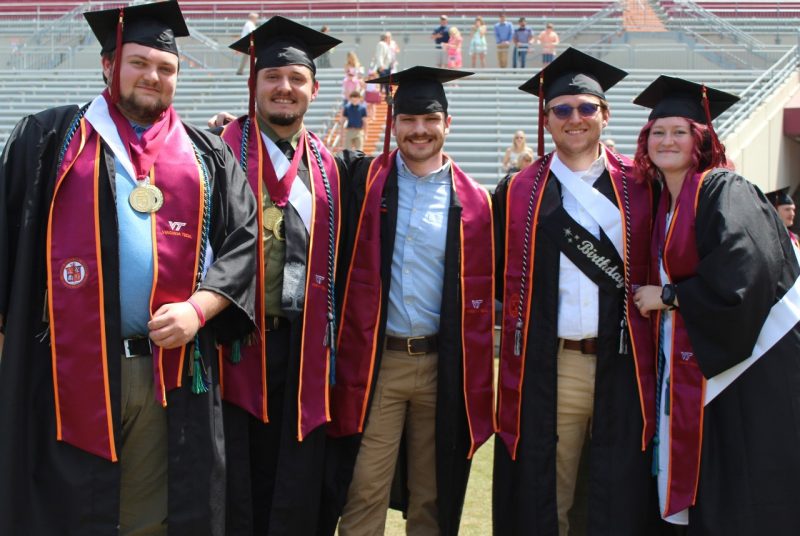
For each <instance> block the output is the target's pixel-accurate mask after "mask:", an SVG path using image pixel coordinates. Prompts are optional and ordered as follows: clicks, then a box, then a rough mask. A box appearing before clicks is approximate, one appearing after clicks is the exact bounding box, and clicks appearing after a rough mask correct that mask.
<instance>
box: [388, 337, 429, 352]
mask: <svg viewBox="0 0 800 536" xmlns="http://www.w3.org/2000/svg"><path fill="white" fill-rule="evenodd" d="M436 346H437V345H436V335H428V336H425V337H392V336H390V335H387V336H386V349H387V350H394V351H395V352H407V353H408V355H424V354H430V353H432V352H435V351H436Z"/></svg>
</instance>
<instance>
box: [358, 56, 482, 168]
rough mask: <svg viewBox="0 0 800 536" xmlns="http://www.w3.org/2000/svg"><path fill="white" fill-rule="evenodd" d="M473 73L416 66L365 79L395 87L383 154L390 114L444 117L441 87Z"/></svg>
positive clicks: (386, 140)
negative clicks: (437, 115)
mask: <svg viewBox="0 0 800 536" xmlns="http://www.w3.org/2000/svg"><path fill="white" fill-rule="evenodd" d="M472 74H474V73H471V72H469V71H456V70H453V69H438V68H435V67H423V66H420V65H417V66H415V67H411V68H409V69H406V70H404V71H400V72H397V73H392V74H388V75H386V76H383V77H380V78H373V79H372V80H367V83H371V84H389V85H393V86H397V91H396V92H395V94H394V97H393V98H392V102H391V103H390V105H389V106H388V107H387V110H386V137H385V138H384V146H383V152H384V154H385V155H388V153H389V150H388V149H389V139H390V135H389V133H390V131H391V129H392V115H393V114H409V115H423V114H430V113H436V112H442V113H443V114H444V115H445V116H446V115H447V96H446V95H445V93H444V87H443V85H442V84H445V83H447V82H450V81H452V80H458V79H459V78H464V77H466V76H470V75H472Z"/></svg>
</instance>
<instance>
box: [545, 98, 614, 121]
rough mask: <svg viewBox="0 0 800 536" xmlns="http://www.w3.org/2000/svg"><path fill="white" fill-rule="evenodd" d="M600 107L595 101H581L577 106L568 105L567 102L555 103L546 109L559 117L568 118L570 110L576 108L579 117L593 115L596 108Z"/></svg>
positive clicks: (570, 113)
mask: <svg viewBox="0 0 800 536" xmlns="http://www.w3.org/2000/svg"><path fill="white" fill-rule="evenodd" d="M600 108H602V105H601V104H600V103H597V102H582V103H580V104H579V105H577V106H570V105H569V104H556V105H555V106H551V107H550V108H548V109H547V110H546V111H547V112H553V113H554V114H555V116H556V117H558V118H559V119H569V118H570V117H571V116H572V110H578V114H579V115H580V116H581V117H593V116H594V114H596V113H597V110H599V109H600Z"/></svg>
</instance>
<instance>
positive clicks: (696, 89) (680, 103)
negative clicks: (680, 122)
mask: <svg viewBox="0 0 800 536" xmlns="http://www.w3.org/2000/svg"><path fill="white" fill-rule="evenodd" d="M704 90H705V92H706V95H707V96H708V112H709V114H708V116H706V111H705V107H704V104H703V91H704ZM738 100H739V97H737V96H736V95H733V94H731V93H726V92H724V91H720V90H718V89H714V88H710V87H707V86H704V85H702V84H697V83H695V82H690V81H689V80H684V79H682V78H675V77H672V76H666V75H661V76H659V77H658V78H656V79H655V80H654V81H653V83H652V84H650V85H649V86H647V88H645V90H644V91H642V92H641V93H639V96H637V97H636V98H635V99H634V100H633V103H634V104H638V105H639V106H644V107H645V108H652V110H653V111H652V112H650V117H649V118H648V120H651V121H652V120H653V119H658V118H660V117H685V118H687V119H691V120H693V121H696V122H698V123H706V122H707V121H708V120H709V119H715V118H716V117H717V116H719V115H720V114H721V113H722V112H724V111H725V110H727V109H728V108H730V107H731V106H733V105H734V104H735V103H736V101H738Z"/></svg>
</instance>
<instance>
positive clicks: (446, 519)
mask: <svg viewBox="0 0 800 536" xmlns="http://www.w3.org/2000/svg"><path fill="white" fill-rule="evenodd" d="M345 155H346V160H347V161H348V170H349V174H350V175H349V176H350V180H351V183H350V189H351V190H350V195H349V199H348V204H347V207H346V210H345V215H344V219H343V227H342V235H341V236H342V238H341V239H342V244H341V248H340V255H339V259H340V262H339V264H338V274H339V275H338V278H337V286H339V285H341V286H343V284H344V282H345V281H346V274H347V272H348V268H349V266H347V263H348V262H349V261H350V258H351V255H352V248H353V245H354V242H355V237H356V231H357V226H358V218H359V215H360V213H361V210H360V209H361V205H362V203H363V202H364V196H365V190H366V180H367V171H368V168H369V164H370V162H371V161H372V159H371V158H360V159H356V160H353V157H354V153H351V152H350V151H345ZM383 195H384V198H385V206H386V211H385V212H382V214H381V233H380V242H381V279H382V285H383V288H384V289H386V290H385V291H384V292H383V293H382V297H381V299H382V300H383V304H382V305H383V306H382V308H381V318H380V323H379V326H378V339H377V340H379V341H382V340H384V338H385V335H386V310H387V304H388V299H389V290H388V289H389V284H390V281H391V268H392V253H393V251H394V240H395V234H396V226H397V203H398V186H397V169H396V166H393V169H392V171H391V172H390V174H389V177H388V179H387V182H386V186H385V187H384V191H383ZM460 218H461V206H460V205H459V201H458V197H457V196H456V194H455V192H454V191H453V190H452V187H451V190H450V208H449V211H448V215H447V234H446V245H445V260H444V263H445V268H444V281H443V286H442V307H441V315H440V317H441V321H440V324H439V333H438V334H437V341H438V354H439V361H438V370H437V374H438V376H437V386H436V446H435V448H436V485H437V490H438V497H437V507H438V513H439V529H440V533H441V534H442V535H450V534H457V533H458V529H459V524H460V521H461V511H462V508H463V506H464V495H465V494H466V490H467V480H468V478H469V469H470V464H471V460H468V459H467V454H468V453H469V451H470V433H469V424H468V422H467V416H466V408H465V404H464V390H463V381H462V378H463V371H462V346H461V322H460V318H461V296H460V290H459V288H460V285H459V275H458V274H459V259H460V251H459V250H460V249H461V246H460V237H459V229H460ZM338 290H340V291H344V289H343V288H339V289H338ZM341 302H342V299H341V297H340V296H338V295H337V303H340V304H341ZM381 355H382V345H380V344H379V345H378V346H377V353H376V357H375V366H374V369H373V370H374V372H373V379H372V382H373V385H374V384H375V382H376V379H377V375H378V372H379V371H380V360H381ZM372 395H374V390H373V392H372V393H371V394H370V399H369V404H371V403H372ZM367 411H368V412H369V410H367ZM368 418H369V413H367V419H368ZM360 446H361V434H356V435H352V436H346V437H340V438H329V439H328V447H327V450H328V455H327V460H328V461H327V462H326V482H325V486H326V488H325V490H324V502H323V507H322V512H321V514H320V515H321V520H320V532H319V533H320V534H329V535H332V534H333V533H334V531H335V529H336V524H337V522H338V519H339V517H340V516H341V514H342V511H343V509H344V505H345V501H346V500H347V491H348V488H349V487H350V482H351V481H352V478H353V469H354V467H355V461H356V457H357V456H358V450H359V448H360ZM405 456H406V450H405V448H404V445H401V448H400V451H399V454H398V464H397V470H396V471H395V481H394V482H393V484H392V497H391V504H390V507H391V508H395V509H398V510H403V511H405V510H406V506H407V495H408V488H407V486H406V483H405V476H406V475H405V468H404V466H405Z"/></svg>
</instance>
